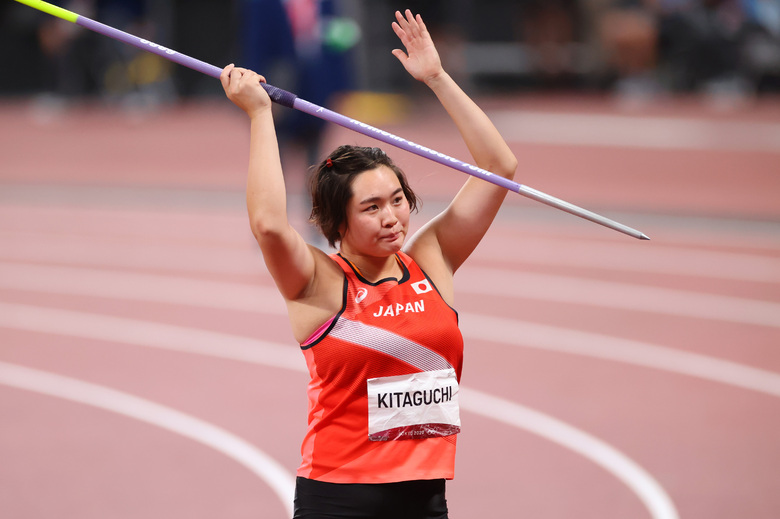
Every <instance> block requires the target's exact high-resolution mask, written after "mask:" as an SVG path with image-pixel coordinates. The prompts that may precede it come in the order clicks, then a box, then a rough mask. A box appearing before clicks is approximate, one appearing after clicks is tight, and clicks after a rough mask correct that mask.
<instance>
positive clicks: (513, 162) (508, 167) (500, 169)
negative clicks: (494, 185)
mask: <svg viewBox="0 0 780 519" xmlns="http://www.w3.org/2000/svg"><path fill="white" fill-rule="evenodd" d="M491 166H492V169H491V168H488V171H491V172H493V173H495V174H496V175H500V176H502V177H504V178H506V179H509V180H512V179H513V178H515V171H517V166H518V160H517V157H515V156H514V154H513V153H509V154H507V156H506V157H502V158H501V159H499V160H497V161H496V162H495V163H493V164H491Z"/></svg>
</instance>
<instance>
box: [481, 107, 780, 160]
mask: <svg viewBox="0 0 780 519" xmlns="http://www.w3.org/2000/svg"><path fill="white" fill-rule="evenodd" d="M489 117H490V118H491V120H492V121H493V124H495V125H496V127H497V128H498V129H499V131H500V132H501V135H503V136H504V138H505V139H506V140H507V141H510V142H530V143H539V144H561V145H566V146H609V147H617V148H637V149H653V150H730V151H763V152H770V153H779V152H780V124H777V123H772V122H744V121H715V120H710V119H692V118H681V117H635V116H629V115H600V114H573V113H548V112H532V111H525V110H514V111H511V110H507V111H500V112H490V113H489Z"/></svg>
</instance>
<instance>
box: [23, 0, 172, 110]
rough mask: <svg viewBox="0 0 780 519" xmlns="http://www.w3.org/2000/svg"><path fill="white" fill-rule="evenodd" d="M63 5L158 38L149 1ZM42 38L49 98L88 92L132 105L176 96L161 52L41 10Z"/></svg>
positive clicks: (75, 0) (79, 0) (90, 0)
mask: <svg viewBox="0 0 780 519" xmlns="http://www.w3.org/2000/svg"><path fill="white" fill-rule="evenodd" d="M59 5H60V6H61V7H64V8H66V9H69V10H72V11H74V12H76V13H78V14H80V15H82V16H86V17H88V18H93V19H96V20H99V21H101V22H102V23H105V24H106V25H110V26H112V27H115V28H117V29H120V30H124V31H126V32H130V33H132V34H135V35H136V36H140V37H142V38H147V39H150V40H153V41H154V39H155V32H156V31H155V26H154V24H153V23H151V22H150V21H149V20H148V18H147V17H146V11H147V5H146V2H145V1H144V0H72V1H69V2H60V3H59ZM37 35H38V41H39V44H40V48H41V51H42V53H43V55H44V57H45V60H46V64H45V65H44V70H47V71H50V75H49V76H48V78H47V79H46V80H45V82H44V90H45V91H46V92H47V93H48V94H49V95H50V97H49V98H47V99H48V100H49V101H48V103H49V104H51V103H61V102H67V101H70V100H74V99H78V98H83V97H86V96H94V95H98V96H101V97H102V98H103V99H104V100H106V101H109V102H121V103H124V104H126V105H128V106H131V107H139V106H144V105H149V104H156V103H157V102H159V101H160V100H161V99H162V98H166V97H168V96H170V95H172V87H171V85H170V81H169V78H170V64H169V63H168V62H167V61H166V60H164V59H162V58H160V57H157V56H154V55H152V54H149V53H145V52H142V51H140V50H138V49H136V48H135V47H132V46H130V45H127V44H124V43H121V42H118V41H116V40H113V39H111V38H107V37H105V36H101V35H98V34H95V33H94V32H91V31H87V30H84V29H82V28H80V27H78V26H77V25H75V24H73V23H70V22H66V21H64V20H61V19H59V18H55V17H52V16H48V15H43V14H41V15H40V24H39V25H38V30H37Z"/></svg>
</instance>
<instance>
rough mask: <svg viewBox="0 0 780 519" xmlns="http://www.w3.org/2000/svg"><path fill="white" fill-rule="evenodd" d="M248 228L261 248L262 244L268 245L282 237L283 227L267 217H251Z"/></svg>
mask: <svg viewBox="0 0 780 519" xmlns="http://www.w3.org/2000/svg"><path fill="white" fill-rule="evenodd" d="M249 226H250V228H251V229H252V235H254V237H255V240H257V243H259V244H260V245H261V246H262V245H263V243H269V242H271V241H273V240H275V239H278V237H279V236H281V235H282V233H283V229H284V227H285V226H283V225H281V223H279V222H276V221H275V219H273V218H269V217H268V216H267V215H253V216H251V217H250V219H249Z"/></svg>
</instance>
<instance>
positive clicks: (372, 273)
mask: <svg viewBox="0 0 780 519" xmlns="http://www.w3.org/2000/svg"><path fill="white" fill-rule="evenodd" d="M339 253H340V254H341V255H342V257H344V259H346V260H347V261H349V262H350V263H351V264H352V266H354V267H355V268H356V269H357V271H358V272H359V273H360V275H361V276H363V277H364V278H365V279H367V280H368V281H371V282H376V281H379V280H380V279H385V278H396V279H401V276H402V275H403V268H402V267H401V265H400V261H399V260H398V257H397V256H396V255H395V254H393V255H392V256H387V257H372V256H359V255H354V254H345V253H344V251H343V250H342V251H340V252H339Z"/></svg>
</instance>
